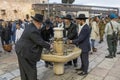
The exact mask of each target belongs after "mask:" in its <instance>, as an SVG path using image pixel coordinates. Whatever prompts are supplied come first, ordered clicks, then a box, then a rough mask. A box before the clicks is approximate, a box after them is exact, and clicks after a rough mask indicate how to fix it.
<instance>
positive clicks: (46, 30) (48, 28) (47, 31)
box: [41, 19, 54, 67]
mask: <svg viewBox="0 0 120 80" xmlns="http://www.w3.org/2000/svg"><path fill="white" fill-rule="evenodd" d="M41 36H42V38H43V40H45V41H47V42H50V39H51V38H52V37H54V30H53V24H52V22H51V21H50V19H47V20H46V21H45V23H44V25H43V27H42V29H41ZM49 66H52V63H51V62H48V61H45V67H49Z"/></svg>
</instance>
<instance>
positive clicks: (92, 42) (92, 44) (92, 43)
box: [91, 39, 95, 48]
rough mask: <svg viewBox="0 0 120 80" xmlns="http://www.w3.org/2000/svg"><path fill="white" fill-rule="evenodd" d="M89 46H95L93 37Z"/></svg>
mask: <svg viewBox="0 0 120 80" xmlns="http://www.w3.org/2000/svg"><path fill="white" fill-rule="evenodd" d="M91 46H92V48H95V40H94V39H91Z"/></svg>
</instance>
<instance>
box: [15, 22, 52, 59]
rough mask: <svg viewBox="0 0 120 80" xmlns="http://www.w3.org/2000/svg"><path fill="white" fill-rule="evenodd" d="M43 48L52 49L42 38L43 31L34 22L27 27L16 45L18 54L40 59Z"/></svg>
mask: <svg viewBox="0 0 120 80" xmlns="http://www.w3.org/2000/svg"><path fill="white" fill-rule="evenodd" d="M43 48H46V49H50V45H49V44H48V43H47V42H45V41H44V40H43V39H42V37H41V31H40V30H38V29H37V28H36V27H35V25H34V24H33V23H31V24H29V25H28V26H27V27H26V28H25V30H24V32H23V34H22V36H21V38H20V40H18V42H17V43H16V45H15V50H16V53H17V54H18V55H21V56H23V57H24V58H27V59H31V60H34V61H38V60H40V56H41V53H42V49H43Z"/></svg>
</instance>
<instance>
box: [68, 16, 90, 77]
mask: <svg viewBox="0 0 120 80" xmlns="http://www.w3.org/2000/svg"><path fill="white" fill-rule="evenodd" d="M76 19H77V22H78V27H79V30H78V38H77V39H74V40H70V41H69V42H70V43H73V44H77V46H78V47H79V48H81V49H82V53H81V55H80V58H81V68H80V69H76V70H77V71H80V70H81V71H82V72H81V73H79V74H78V75H86V74H87V73H88V66H89V54H88V53H89V51H90V41H89V39H90V28H89V26H88V25H87V24H86V19H87V17H85V14H80V15H79V17H78V18H76Z"/></svg>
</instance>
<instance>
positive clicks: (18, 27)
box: [15, 23, 24, 43]
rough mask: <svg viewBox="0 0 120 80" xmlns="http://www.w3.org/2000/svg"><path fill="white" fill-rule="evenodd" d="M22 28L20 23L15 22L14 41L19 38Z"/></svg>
mask: <svg viewBox="0 0 120 80" xmlns="http://www.w3.org/2000/svg"><path fill="white" fill-rule="evenodd" d="M23 31H24V29H23V28H21V27H20V23H16V38H15V43H16V42H17V41H18V40H19V39H20V37H21V35H22V33H23Z"/></svg>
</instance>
